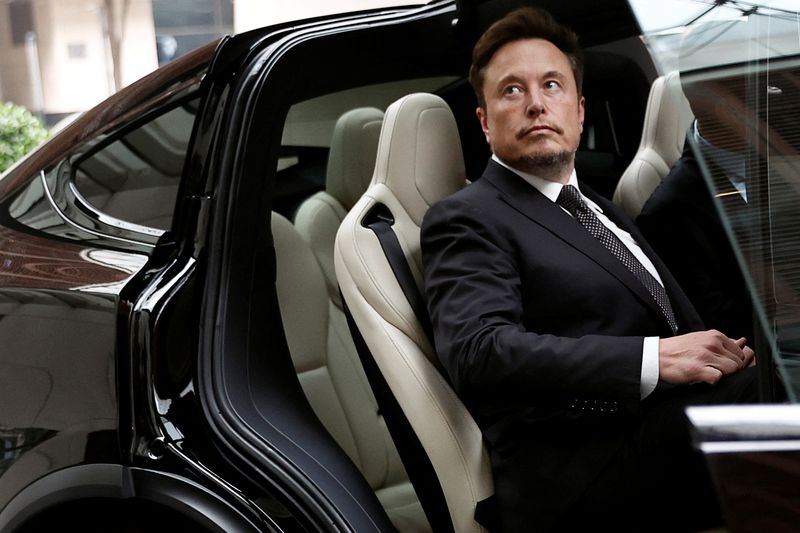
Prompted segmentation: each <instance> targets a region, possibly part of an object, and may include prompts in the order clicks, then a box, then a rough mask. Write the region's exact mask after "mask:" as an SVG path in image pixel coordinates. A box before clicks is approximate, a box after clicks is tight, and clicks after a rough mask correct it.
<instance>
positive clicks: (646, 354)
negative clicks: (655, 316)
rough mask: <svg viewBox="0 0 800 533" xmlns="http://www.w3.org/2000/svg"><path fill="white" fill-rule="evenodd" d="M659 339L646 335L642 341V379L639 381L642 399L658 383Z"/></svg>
mask: <svg viewBox="0 0 800 533" xmlns="http://www.w3.org/2000/svg"><path fill="white" fill-rule="evenodd" d="M658 341H659V337H645V338H644V343H642V379H641V381H639V393H640V394H641V399H642V400H644V399H645V398H647V397H648V396H649V395H650V393H651V392H653V391H654V390H655V389H656V385H658Z"/></svg>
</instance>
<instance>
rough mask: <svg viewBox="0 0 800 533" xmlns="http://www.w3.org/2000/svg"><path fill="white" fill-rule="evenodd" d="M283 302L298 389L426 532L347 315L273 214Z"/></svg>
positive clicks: (402, 512) (383, 496) (401, 520)
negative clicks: (298, 381) (360, 358)
mask: <svg viewBox="0 0 800 533" xmlns="http://www.w3.org/2000/svg"><path fill="white" fill-rule="evenodd" d="M272 235H273V240H274V243H275V256H276V259H277V291H278V301H279V304H280V309H281V317H282V319H283V325H284V331H285V332H286V340H287V342H288V344H289V351H290V353H291V355H292V361H293V362H294V366H295V370H296V372H297V375H298V377H299V379H300V384H301V386H302V387H303V391H304V392H305V394H306V397H307V398H308V401H309V403H310V404H311V407H312V408H313V409H314V412H315V413H316V414H317V416H318V417H319V419H320V421H321V422H322V424H323V425H324V426H325V428H326V429H327V430H328V432H329V433H330V434H331V435H332V436H333V438H334V439H335V440H336V442H337V443H338V444H339V445H340V446H341V447H342V449H343V450H344V451H345V452H346V453H347V455H348V456H349V457H350V459H352V461H353V462H354V463H355V464H356V466H358V468H359V469H360V470H361V472H362V473H363V474H364V477H365V478H366V479H367V481H368V482H369V484H370V486H371V487H372V488H373V489H375V492H376V494H377V496H378V499H379V500H380V501H381V503H382V504H383V506H384V508H385V509H386V511H387V514H388V515H389V518H391V519H392V522H393V523H394V524H395V526H396V527H398V529H400V530H401V531H413V532H416V531H429V530H430V528H429V527H428V524H427V521H426V519H425V515H424V513H423V511H422V507H421V506H420V504H419V500H418V498H417V496H416V493H415V492H414V488H413V487H412V485H411V483H410V482H409V481H408V476H407V474H406V472H405V470H404V469H403V465H402V463H401V462H400V458H399V456H398V455H397V450H396V449H395V447H394V444H393V443H392V440H391V437H390V435H389V432H388V430H387V428H386V425H385V423H384V421H383V417H382V416H381V415H380V413H379V412H378V405H377V403H376V401H375V398H374V396H373V395H372V391H371V389H370V386H369V383H368V382H367V378H366V376H365V375H364V371H363V369H362V367H361V362H360V361H359V359H358V355H357V352H356V349H355V346H354V345H353V341H352V338H351V337H350V332H349V329H348V326H347V322H346V319H345V316H344V313H343V312H342V310H341V309H339V308H338V307H337V306H336V305H334V303H333V302H332V301H331V299H330V297H329V295H328V291H327V289H326V287H325V279H324V276H323V274H322V270H321V269H320V267H319V265H318V264H317V262H316V261H315V259H314V255H313V253H312V251H311V249H310V248H309V247H308V245H307V244H306V242H305V241H304V240H303V238H302V237H301V236H300V234H299V233H298V232H297V230H296V229H295V227H294V226H293V225H292V223H291V222H289V220H287V219H286V218H284V217H283V216H281V215H279V214H277V213H272Z"/></svg>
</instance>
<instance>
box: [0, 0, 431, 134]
mask: <svg viewBox="0 0 800 533" xmlns="http://www.w3.org/2000/svg"><path fill="white" fill-rule="evenodd" d="M414 3H424V0H0V101H11V102H14V103H16V104H18V105H22V106H25V107H27V108H28V109H30V110H31V111H32V112H34V113H35V114H37V115H39V116H40V118H42V119H43V120H44V121H45V122H46V123H47V124H53V123H55V122H56V121H58V120H59V119H60V118H62V117H64V116H67V115H70V114H72V113H75V112H78V111H83V110H86V109H89V108H90V107H92V106H94V105H95V104H97V103H99V102H100V101H102V100H103V99H105V98H107V97H108V96H110V95H111V94H113V93H114V92H115V91H117V90H119V89H120V88H121V87H124V86H126V85H128V84H130V83H131V82H133V81H135V80H137V79H139V78H141V77H142V76H144V75H145V74H148V73H149V72H151V71H152V70H154V69H155V68H157V67H158V66H159V65H162V64H164V63H166V62H168V61H170V60H172V59H174V58H176V57H179V56H181V55H183V54H185V53H186V52H188V51H190V50H192V49H194V48H196V47H198V46H200V45H203V44H205V43H207V42H209V41H211V40H213V39H217V38H219V37H221V36H223V35H226V34H232V33H236V32H241V31H246V30H249V29H253V28H256V27H260V26H264V25H267V24H272V23H277V22H285V21H289V20H298V19H302V18H307V17H311V16H318V15H324V14H329V13H334V12H345V11H354V10H359V9H374V8H381V7H387V6H390V5H398V4H414Z"/></svg>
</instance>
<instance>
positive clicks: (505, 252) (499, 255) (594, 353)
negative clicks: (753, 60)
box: [422, 198, 643, 405]
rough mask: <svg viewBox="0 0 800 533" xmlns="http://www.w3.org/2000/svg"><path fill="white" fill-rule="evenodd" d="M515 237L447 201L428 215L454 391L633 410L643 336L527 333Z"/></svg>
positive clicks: (432, 301)
mask: <svg viewBox="0 0 800 533" xmlns="http://www.w3.org/2000/svg"><path fill="white" fill-rule="evenodd" d="M512 233H513V231H511V230H510V229H509V228H504V227H503V224H502V223H501V222H500V221H498V220H493V218H492V216H491V213H489V212H488V210H482V209H481V208H480V207H476V206H475V205H473V204H470V203H468V202H463V201H459V200H456V199H453V198H450V199H447V200H445V201H443V202H440V203H438V204H436V205H435V206H433V207H432V208H431V209H429V210H428V213H427V215H426V217H425V220H424V222H423V227H422V255H423V263H424V275H425V289H426V296H427V300H428V307H429V311H430V315H431V320H432V323H433V327H434V335H435V344H436V349H437V353H438V355H439V357H440V359H441V361H442V364H443V365H444V367H445V369H446V370H447V372H448V374H449V376H450V379H451V382H452V383H453V384H454V386H455V388H456V390H457V391H458V392H459V394H460V395H461V396H462V397H467V398H469V397H481V396H483V395H488V394H491V395H494V397H495V398H496V397H501V398H506V399H508V400H509V401H512V402H515V403H518V402H529V403H531V404H533V403H536V402H537V400H540V399H541V398H545V397H546V398H552V397H554V395H555V396H566V397H584V398H585V397H594V398H597V397H601V398H609V399H613V400H615V401H618V402H620V403H623V402H629V403H630V404H636V405H638V402H639V398H640V390H639V381H640V377H641V359H642V343H643V337H639V336H629V337H620V336H605V335H598V334H587V335H581V336H577V337H570V336H561V335H558V334H553V333H552V332H535V331H528V330H526V327H525V326H524V316H523V315H524V309H523V301H522V300H523V297H522V287H521V284H522V281H521V275H520V272H519V268H521V267H520V265H519V264H520V262H521V261H520V259H519V246H516V244H518V243H514V242H513V238H511V237H510V235H511V234H512ZM541 253H546V250H542V251H541ZM548 298H558V295H542V298H541V301H528V302H524V305H526V306H529V305H534V306H535V305H541V306H546V305H548V301H546V300H547V299H548ZM576 320H580V318H579V317H576Z"/></svg>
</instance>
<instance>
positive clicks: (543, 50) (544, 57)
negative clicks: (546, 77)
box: [486, 38, 572, 73]
mask: <svg viewBox="0 0 800 533" xmlns="http://www.w3.org/2000/svg"><path fill="white" fill-rule="evenodd" d="M486 66H487V67H488V68H492V67H495V68H501V69H508V68H518V69H520V70H523V69H532V68H537V67H543V68H545V69H547V70H548V71H553V72H563V73H566V72H571V70H572V62H571V61H570V59H569V57H567V55H566V54H565V53H564V52H563V51H561V50H560V49H559V48H558V47H557V46H556V45H554V44H553V43H551V42H550V41H547V40H545V39H539V38H535V39H517V40H515V41H510V42H508V43H506V44H504V45H503V46H501V47H500V48H498V49H497V51H496V52H495V53H494V54H493V55H492V58H491V59H490V60H489V62H488V63H487V65H486Z"/></svg>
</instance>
